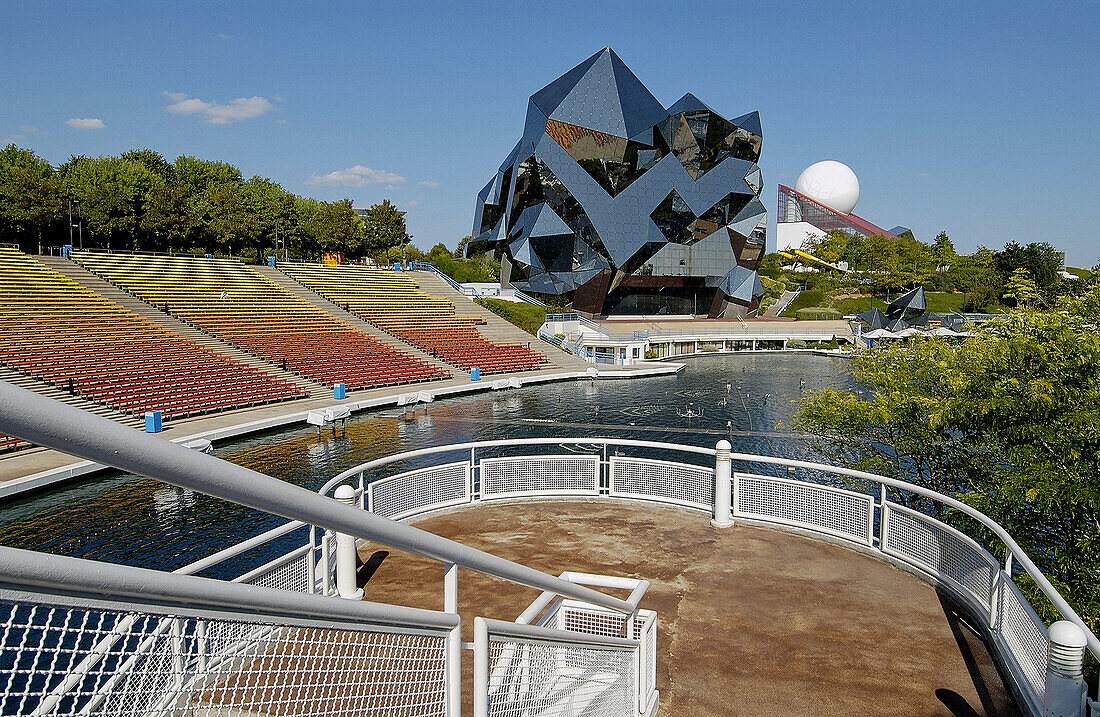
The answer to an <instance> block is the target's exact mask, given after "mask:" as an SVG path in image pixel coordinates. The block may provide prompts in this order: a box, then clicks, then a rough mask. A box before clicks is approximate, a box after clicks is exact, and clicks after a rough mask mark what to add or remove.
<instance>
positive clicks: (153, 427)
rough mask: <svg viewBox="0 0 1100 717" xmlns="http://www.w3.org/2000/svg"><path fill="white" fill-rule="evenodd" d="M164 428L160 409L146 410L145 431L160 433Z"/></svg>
mask: <svg viewBox="0 0 1100 717" xmlns="http://www.w3.org/2000/svg"><path fill="white" fill-rule="evenodd" d="M163 430H164V426H163V425H162V423H161V420H160V411H146V412H145V432H146V433H160V432H161V431H163Z"/></svg>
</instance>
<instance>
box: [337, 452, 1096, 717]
mask: <svg viewBox="0 0 1100 717" xmlns="http://www.w3.org/2000/svg"><path fill="white" fill-rule="evenodd" d="M723 460H725V458H724V456H723V455H722V452H721V451H718V450H716V449H713V448H701V447H696V446H686V445H678V444H672V443H659V442H652V441H641V440H627V439H612V438H527V439H512V440H496V441H479V442H469V443H459V444H454V445H447V446H435V447H431V448H423V449H419V450H414V451H408V452H405V453H400V454H396V455H391V456H387V457H384V458H379V459H376V460H372V461H368V462H366V463H363V464H361V465H358V466H355V467H353V468H350V469H348V470H346V471H343V472H342V473H340V474H339V475H337V476H335V477H333V478H332V479H330V480H329V481H328V482H327V483H325V485H324V486H322V487H321V489H320V493H322V494H328V493H330V492H331V491H333V490H335V488H336V487H338V486H340V485H345V484H346V485H350V486H351V487H352V488H353V489H354V491H355V496H356V501H357V502H358V504H359V506H360V507H362V508H363V509H365V510H369V511H371V512H374V513H376V514H378V515H382V516H385V517H389V518H393V519H397V520H408V519H411V518H415V517H417V516H421V515H425V514H428V513H432V512H434V511H438V510H442V509H454V508H456V507H461V506H464V505H476V504H479V503H483V502H490V501H496V500H523V499H542V498H569V497H584V498H586V499H593V498H597V499H598V498H607V499H624V500H638V501H644V502H650V503H659V504H666V505H672V506H676V507H680V508H687V509H690V510H695V511H699V512H703V513H707V514H710V515H713V516H714V518H715V521H716V522H717V523H719V524H722V523H723V521H725V522H729V521H730V520H733V521H739V522H746V523H751V524H757V525H765V526H771V527H779V528H783V529H790V530H795V531H797V532H808V533H811V534H814V535H817V536H820V537H823V538H826V539H829V540H831V541H834V542H838V543H841V544H845V545H849V546H852V547H855V548H857V549H859V550H861V551H863V552H866V553H869V554H871V555H874V556H876V557H879V558H880V559H884V560H887V561H889V562H891V563H894V564H899V565H901V566H903V567H905V568H908V569H909V570H910V571H912V572H916V573H917V574H919V575H920V576H922V577H924V578H925V579H927V580H929V581H931V582H933V583H935V584H937V585H940V586H942V587H943V588H945V589H947V590H949V591H950V592H951V593H952V594H953V595H954V596H955V597H956V598H958V599H959V600H960V601H961V602H962V603H963V604H964V605H966V606H967V607H968V608H969V609H970V610H971V611H973V612H974V613H975V614H976V615H978V616H979V617H980V618H981V619H982V622H983V624H984V625H985V627H986V629H987V631H988V634H989V637H990V638H991V642H992V646H993V648H994V649H995V651H996V653H997V654H998V655H999V656H1000V658H1001V660H1002V662H1003V663H1004V665H1005V667H1006V668H1007V670H1008V672H1009V673H1010V674H1011V676H1012V678H1013V680H1014V681H1015V683H1016V685H1017V687H1018V688H1019V691H1020V693H1021V695H1022V697H1023V699H1024V701H1025V702H1026V703H1027V707H1028V708H1029V709H1030V710H1031V711H1032V712H1034V713H1036V714H1038V713H1040V712H1041V711H1042V706H1043V695H1044V679H1045V672H1046V668H1047V649H1048V645H1047V626H1046V624H1045V623H1044V622H1043V621H1042V620H1041V619H1040V618H1039V616H1038V612H1037V611H1036V610H1035V609H1034V607H1033V606H1032V605H1031V603H1030V602H1029V601H1028V599H1027V598H1026V597H1025V596H1024V594H1023V593H1022V592H1021V591H1020V589H1019V588H1018V587H1017V585H1016V582H1015V580H1014V577H1018V576H1020V575H1021V574H1026V575H1027V576H1028V577H1029V578H1030V579H1031V580H1032V581H1033V582H1034V584H1035V585H1036V586H1037V587H1038V589H1039V590H1040V591H1041V593H1042V594H1043V596H1045V598H1046V599H1047V600H1048V601H1049V602H1050V604H1051V605H1052V606H1053V607H1054V608H1055V609H1056V610H1057V612H1058V613H1059V614H1060V615H1061V617H1062V618H1063V619H1065V620H1068V621H1070V622H1073V623H1075V624H1077V625H1078V626H1079V627H1080V628H1082V629H1083V630H1084V631H1085V635H1086V640H1087V647H1088V650H1089V651H1090V652H1091V653H1092V654H1093V655H1094V656H1096V657H1098V658H1100V642H1098V641H1097V638H1096V636H1095V635H1093V634H1092V632H1090V631H1089V630H1088V629H1087V626H1086V625H1085V624H1084V622H1083V621H1082V620H1081V618H1080V617H1079V616H1078V615H1077V614H1076V612H1075V611H1074V610H1073V608H1072V607H1071V606H1070V605H1069V604H1068V603H1067V602H1066V601H1065V599H1064V598H1063V597H1062V596H1061V595H1060V594H1059V593H1058V591H1057V590H1056V589H1055V588H1054V587H1053V586H1052V585H1051V583H1050V581H1049V580H1047V578H1046V577H1045V576H1044V575H1043V573H1042V571H1040V570H1039V568H1038V567H1037V566H1036V565H1035V563H1034V562H1033V561H1032V560H1031V558H1030V557H1028V555H1027V554H1026V553H1025V552H1024V551H1023V549H1022V548H1021V547H1020V546H1019V545H1018V544H1017V543H1016V541H1015V540H1014V539H1013V538H1012V536H1011V535H1010V534H1009V533H1008V532H1007V531H1006V530H1005V529H1004V528H1003V527H1002V526H1000V525H999V524H998V523H997V522H995V521H994V520H992V519H991V518H989V517H988V516H986V515H985V514H983V513H981V512H980V511H978V510H976V509H974V508H973V507H971V506H969V505H967V504H965V503H962V502H961V501H959V500H957V499H955V498H952V497H950V496H947V495H944V494H942V493H938V492H936V491H933V490H930V489H928V488H925V487H922V486H919V485H915V484H912V483H907V482H905V481H900V480H896V479H892V478H887V477H885V476H879V475H876V474H873V473H868V472H865V471H859V470H854V469H849V468H839V467H836V466H829V465H825V464H821V463H815V462H811V461H801V460H795V459H789V458H779V457H775V456H763V455H753V454H746V453H731V454H729V461H730V464H729V466H728V467H727V468H726V469H725V470H726V471H728V472H727V473H725V474H724V473H723V466H722V461H723ZM769 469H770V470H771V471H773V472H774V475H768V474H766V473H767V471H768V470H769ZM780 469H782V470H780ZM716 475H730V479H729V482H728V483H726V484H725V487H724V488H723V487H722V482H719V481H716V478H715V476H716ZM724 491H725V495H723V492H724ZM727 500H728V505H729V508H728V514H726V515H725V516H723V515H719V514H718V513H720V512H721V511H723V510H724V506H725V505H726V503H725V501H727ZM716 502H717V505H718V506H719V507H718V509H717V511H716V507H715V506H716ZM950 514H954V515H957V516H965V517H966V518H968V519H970V520H971V521H973V523H974V524H975V525H976V526H979V528H978V529H980V530H984V531H987V534H988V535H987V538H988V536H992V538H993V539H994V540H995V541H996V543H999V545H992V546H988V547H987V545H988V543H987V544H986V545H983V542H982V541H981V540H979V539H978V538H976V537H975V536H972V535H968V534H967V533H966V532H964V531H963V530H961V529H959V528H958V527H956V526H955V525H951V524H948V523H947V522H945V521H944V520H942V519H941V517H942V516H947V515H950ZM959 522H960V523H961V522H962V521H959ZM990 548H993V550H991V549H990ZM997 548H999V549H997ZM994 552H1001V553H1003V554H1004V556H1005V558H1004V560H1003V561H1002V560H1000V559H998V558H997V557H995V555H994Z"/></svg>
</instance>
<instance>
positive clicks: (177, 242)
mask: <svg viewBox="0 0 1100 717" xmlns="http://www.w3.org/2000/svg"><path fill="white" fill-rule="evenodd" d="M141 226H142V229H144V230H145V231H146V232H148V233H149V234H150V235H151V236H152V237H153V240H154V244H155V245H156V246H157V248H160V247H161V246H164V247H165V248H167V249H168V253H169V254H171V253H172V250H173V249H174V248H176V249H181V248H183V247H186V246H188V245H189V243H190V241H191V240H192V238H193V237H194V235H195V233H196V231H197V230H198V228H199V220H198V217H196V216H195V212H194V208H193V205H192V203H191V201H190V198H189V197H188V196H187V192H186V190H184V188H183V187H182V186H180V185H179V184H178V183H176V182H174V181H170V180H167V179H164V178H161V177H159V176H158V177H157V178H155V179H154V180H153V184H152V186H151V187H150V188H149V193H148V194H146V196H145V214H144V215H143V216H142V218H141ZM161 242H163V244H162V243H161Z"/></svg>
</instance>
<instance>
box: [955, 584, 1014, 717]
mask: <svg viewBox="0 0 1100 717" xmlns="http://www.w3.org/2000/svg"><path fill="white" fill-rule="evenodd" d="M936 596H937V597H938V598H939V601H940V605H941V606H942V608H943V615H944V617H945V618H947V625H948V627H949V628H950V629H951V634H952V635H953V636H954V638H955V644H956V645H958V648H959V654H960V655H961V656H962V659H963V662H964V663H966V669H967V672H969V673H970V680H971V682H973V683H974V691H975V692H976V693H977V695H978V699H979V701H980V702H981V704H980V705H979V707H980V709H975V707H974V706H973V705H971V704H970V703H969V702H967V700H966V698H964V697H963V696H962V695H960V694H959V693H957V692H955V691H954V690H947V689H938V690H936V697H937V698H938V699H939V701H940V702H941V703H943V706H944V707H946V708H947V709H948V710H950V712H951V714H952V715H953V716H954V717H982V716H983V715H984V716H985V717H1001V716H1002V715H1003V716H1005V717H1009V716H1011V717H1020V711H1019V710H1018V709H1017V707H1016V705H1015V704H1014V703H1013V702H1011V701H1008V700H1006V699H1005V697H1006V695H1005V689H1004V686H1006V685H1008V684H1009V680H1008V679H1007V678H1006V677H1004V676H1002V675H1001V673H1000V671H999V670H998V669H997V665H996V663H995V662H994V661H993V657H992V655H991V654H990V652H989V648H988V646H987V645H986V643H985V640H984V638H983V631H982V630H980V629H978V628H975V627H973V626H972V620H971V619H970V618H969V616H968V615H967V613H966V612H965V611H963V609H962V608H960V607H959V604H958V601H957V600H955V598H954V597H952V596H951V595H950V594H949V593H947V592H945V591H943V590H941V589H938V588H937V590H936ZM991 686H992V688H993V689H990V687H991Z"/></svg>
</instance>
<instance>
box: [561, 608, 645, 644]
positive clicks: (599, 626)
mask: <svg viewBox="0 0 1100 717" xmlns="http://www.w3.org/2000/svg"><path fill="white" fill-rule="evenodd" d="M626 622H627V616H626V615H623V614H621V613H617V612H611V611H609V610H601V609H600V608H597V607H593V606H591V605H586V604H585V603H580V602H576V601H574V600H563V601H562V603H561V606H560V607H559V608H558V611H557V628H558V629H559V630H568V631H569V632H583V633H585V634H588V635H605V636H607V637H636V636H635V635H627V634H626Z"/></svg>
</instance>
